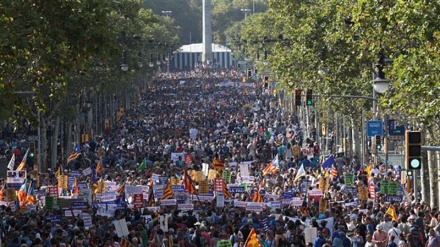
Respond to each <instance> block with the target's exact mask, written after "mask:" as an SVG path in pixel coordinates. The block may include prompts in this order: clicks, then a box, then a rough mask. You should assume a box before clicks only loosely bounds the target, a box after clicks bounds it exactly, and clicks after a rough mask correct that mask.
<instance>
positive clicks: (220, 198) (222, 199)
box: [216, 193, 225, 208]
mask: <svg viewBox="0 0 440 247" xmlns="http://www.w3.org/2000/svg"><path fill="white" fill-rule="evenodd" d="M224 206H225V197H224V196H223V193H218V195H217V204H216V207H219V208H222V207H224Z"/></svg>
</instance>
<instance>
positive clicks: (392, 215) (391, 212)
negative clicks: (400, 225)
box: [385, 205, 397, 221]
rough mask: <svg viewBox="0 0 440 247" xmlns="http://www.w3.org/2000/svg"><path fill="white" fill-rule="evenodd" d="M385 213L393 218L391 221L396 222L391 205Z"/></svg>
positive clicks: (394, 211)
mask: <svg viewBox="0 0 440 247" xmlns="http://www.w3.org/2000/svg"><path fill="white" fill-rule="evenodd" d="M385 213H386V214H388V215H390V216H391V217H392V218H393V220H395V221H397V214H396V210H395V209H394V206H393V205H390V206H389V207H388V209H387V211H386V212H385Z"/></svg>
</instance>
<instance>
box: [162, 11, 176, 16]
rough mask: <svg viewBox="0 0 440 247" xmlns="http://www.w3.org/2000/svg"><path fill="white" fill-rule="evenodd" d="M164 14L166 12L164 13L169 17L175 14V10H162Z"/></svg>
mask: <svg viewBox="0 0 440 247" xmlns="http://www.w3.org/2000/svg"><path fill="white" fill-rule="evenodd" d="M162 14H164V15H166V16H168V17H169V16H170V15H172V14H173V11H171V10H162Z"/></svg>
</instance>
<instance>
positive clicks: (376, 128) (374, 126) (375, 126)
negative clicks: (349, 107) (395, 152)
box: [367, 121, 382, 137]
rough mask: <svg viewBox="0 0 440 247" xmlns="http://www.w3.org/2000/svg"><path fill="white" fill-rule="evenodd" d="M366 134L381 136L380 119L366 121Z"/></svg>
mask: <svg viewBox="0 0 440 247" xmlns="http://www.w3.org/2000/svg"><path fill="white" fill-rule="evenodd" d="M367 136H368V137H373V136H382V121H368V122H367Z"/></svg>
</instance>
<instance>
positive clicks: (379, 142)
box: [375, 136, 382, 151]
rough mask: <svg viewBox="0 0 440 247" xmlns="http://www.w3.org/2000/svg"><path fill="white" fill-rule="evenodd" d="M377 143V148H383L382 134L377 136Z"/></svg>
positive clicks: (378, 149)
mask: <svg viewBox="0 0 440 247" xmlns="http://www.w3.org/2000/svg"><path fill="white" fill-rule="evenodd" d="M375 140H376V142H375V145H376V150H377V151H380V149H381V148H382V137H381V136H375Z"/></svg>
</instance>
